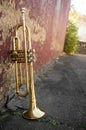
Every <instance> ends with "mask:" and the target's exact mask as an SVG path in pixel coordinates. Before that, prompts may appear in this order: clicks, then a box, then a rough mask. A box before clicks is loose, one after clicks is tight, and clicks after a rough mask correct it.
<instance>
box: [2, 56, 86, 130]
mask: <svg viewBox="0 0 86 130" xmlns="http://www.w3.org/2000/svg"><path fill="white" fill-rule="evenodd" d="M35 89H36V97H37V104H38V106H39V107H40V108H42V109H43V110H44V111H45V112H46V115H45V116H44V117H43V118H41V119H39V120H35V121H30V120H25V119H23V118H22V116H21V113H22V111H23V110H24V109H28V107H29V103H28V102H29V96H27V97H26V98H19V97H17V96H15V97H14V98H13V99H11V100H10V102H9V103H8V104H7V107H8V109H9V110H10V112H9V111H7V112H5V113H4V114H3V115H2V116H0V130H27V129H28V130H86V55H74V56H66V55H64V56H60V57H59V59H58V58H57V59H54V60H53V61H52V62H51V63H49V64H48V65H47V66H45V67H44V68H42V69H41V70H40V72H39V74H37V75H36V76H35Z"/></svg>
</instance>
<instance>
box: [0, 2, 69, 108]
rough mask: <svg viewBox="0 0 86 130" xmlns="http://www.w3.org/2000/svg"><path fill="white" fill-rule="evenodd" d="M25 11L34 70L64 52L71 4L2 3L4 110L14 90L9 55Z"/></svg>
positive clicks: (0, 78) (1, 90)
mask: <svg viewBox="0 0 86 130" xmlns="http://www.w3.org/2000/svg"><path fill="white" fill-rule="evenodd" d="M22 7H25V8H26V24H27V25H28V26H29V27H30V30H31V39H32V46H33V48H35V50H36V57H37V60H36V63H35V64H34V70H35V71H37V70H39V69H40V68H41V67H42V66H43V65H45V64H46V63H48V62H49V61H50V60H52V58H54V57H56V56H57V55H58V54H59V53H61V52H62V51H63V46H64V38H65V32H66V25H67V20H68V13H69V7H70V0H0V102H2V100H4V101H3V102H2V103H1V106H2V105H3V104H4V102H5V101H6V92H7V91H8V90H9V89H12V88H13V86H15V77H14V75H15V71H14V65H13V64H11V63H10V62H9V59H8V51H9V50H10V47H11V44H12V37H13V36H14V30H15V26H16V25H17V24H19V23H20V21H21V12H20V9H21V8H22ZM29 10H30V11H29ZM20 34H21V32H20Z"/></svg>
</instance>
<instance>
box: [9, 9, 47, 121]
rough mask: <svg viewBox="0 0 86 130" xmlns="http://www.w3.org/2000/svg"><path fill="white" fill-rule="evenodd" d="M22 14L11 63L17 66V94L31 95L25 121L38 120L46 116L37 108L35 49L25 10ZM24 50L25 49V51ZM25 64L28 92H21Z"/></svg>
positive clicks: (16, 31) (11, 53) (13, 44)
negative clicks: (26, 22) (19, 34)
mask: <svg viewBox="0 0 86 130" xmlns="http://www.w3.org/2000/svg"><path fill="white" fill-rule="evenodd" d="M21 13H22V23H20V24H18V25H17V26H16V29H15V36H14V38H13V42H12V50H10V59H11V62H13V63H14V64H15V79H16V93H17V95H18V96H20V97H26V96H27V95H28V93H29V97H30V101H29V110H25V111H24V112H23V117H24V118H25V119H38V118H41V117H43V116H44V115H45V112H44V111H43V110H40V109H39V108H38V107H37V103H36V95H35V86H34V72H33V62H34V49H32V45H31V34H30V28H29V27H28V26H27V25H26V24H25V8H22V9H21ZM20 28H22V31H23V43H24V47H22V43H20V39H19V36H18V30H19V29H20ZM23 48H24V49H23ZM23 63H24V64H25V77H26V80H25V81H26V92H25V93H22V92H20V88H21V86H22V85H23V84H24V83H23V72H22V71H23V69H22V64H23Z"/></svg>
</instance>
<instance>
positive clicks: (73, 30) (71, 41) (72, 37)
mask: <svg viewBox="0 0 86 130" xmlns="http://www.w3.org/2000/svg"><path fill="white" fill-rule="evenodd" d="M77 33H78V28H77V26H76V25H75V24H74V23H73V22H71V21H69V22H68V26H67V31H66V37H65V45H64V51H65V52H66V53H67V54H70V53H74V52H75V51H76V50H77V48H78V36H77Z"/></svg>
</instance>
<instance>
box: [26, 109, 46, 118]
mask: <svg viewBox="0 0 86 130" xmlns="http://www.w3.org/2000/svg"><path fill="white" fill-rule="evenodd" d="M44 115H45V112H44V111H42V110H40V109H39V108H38V107H35V108H34V109H29V110H26V111H24V112H23V117H24V118H25V119H39V118H41V117H43V116H44Z"/></svg>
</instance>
